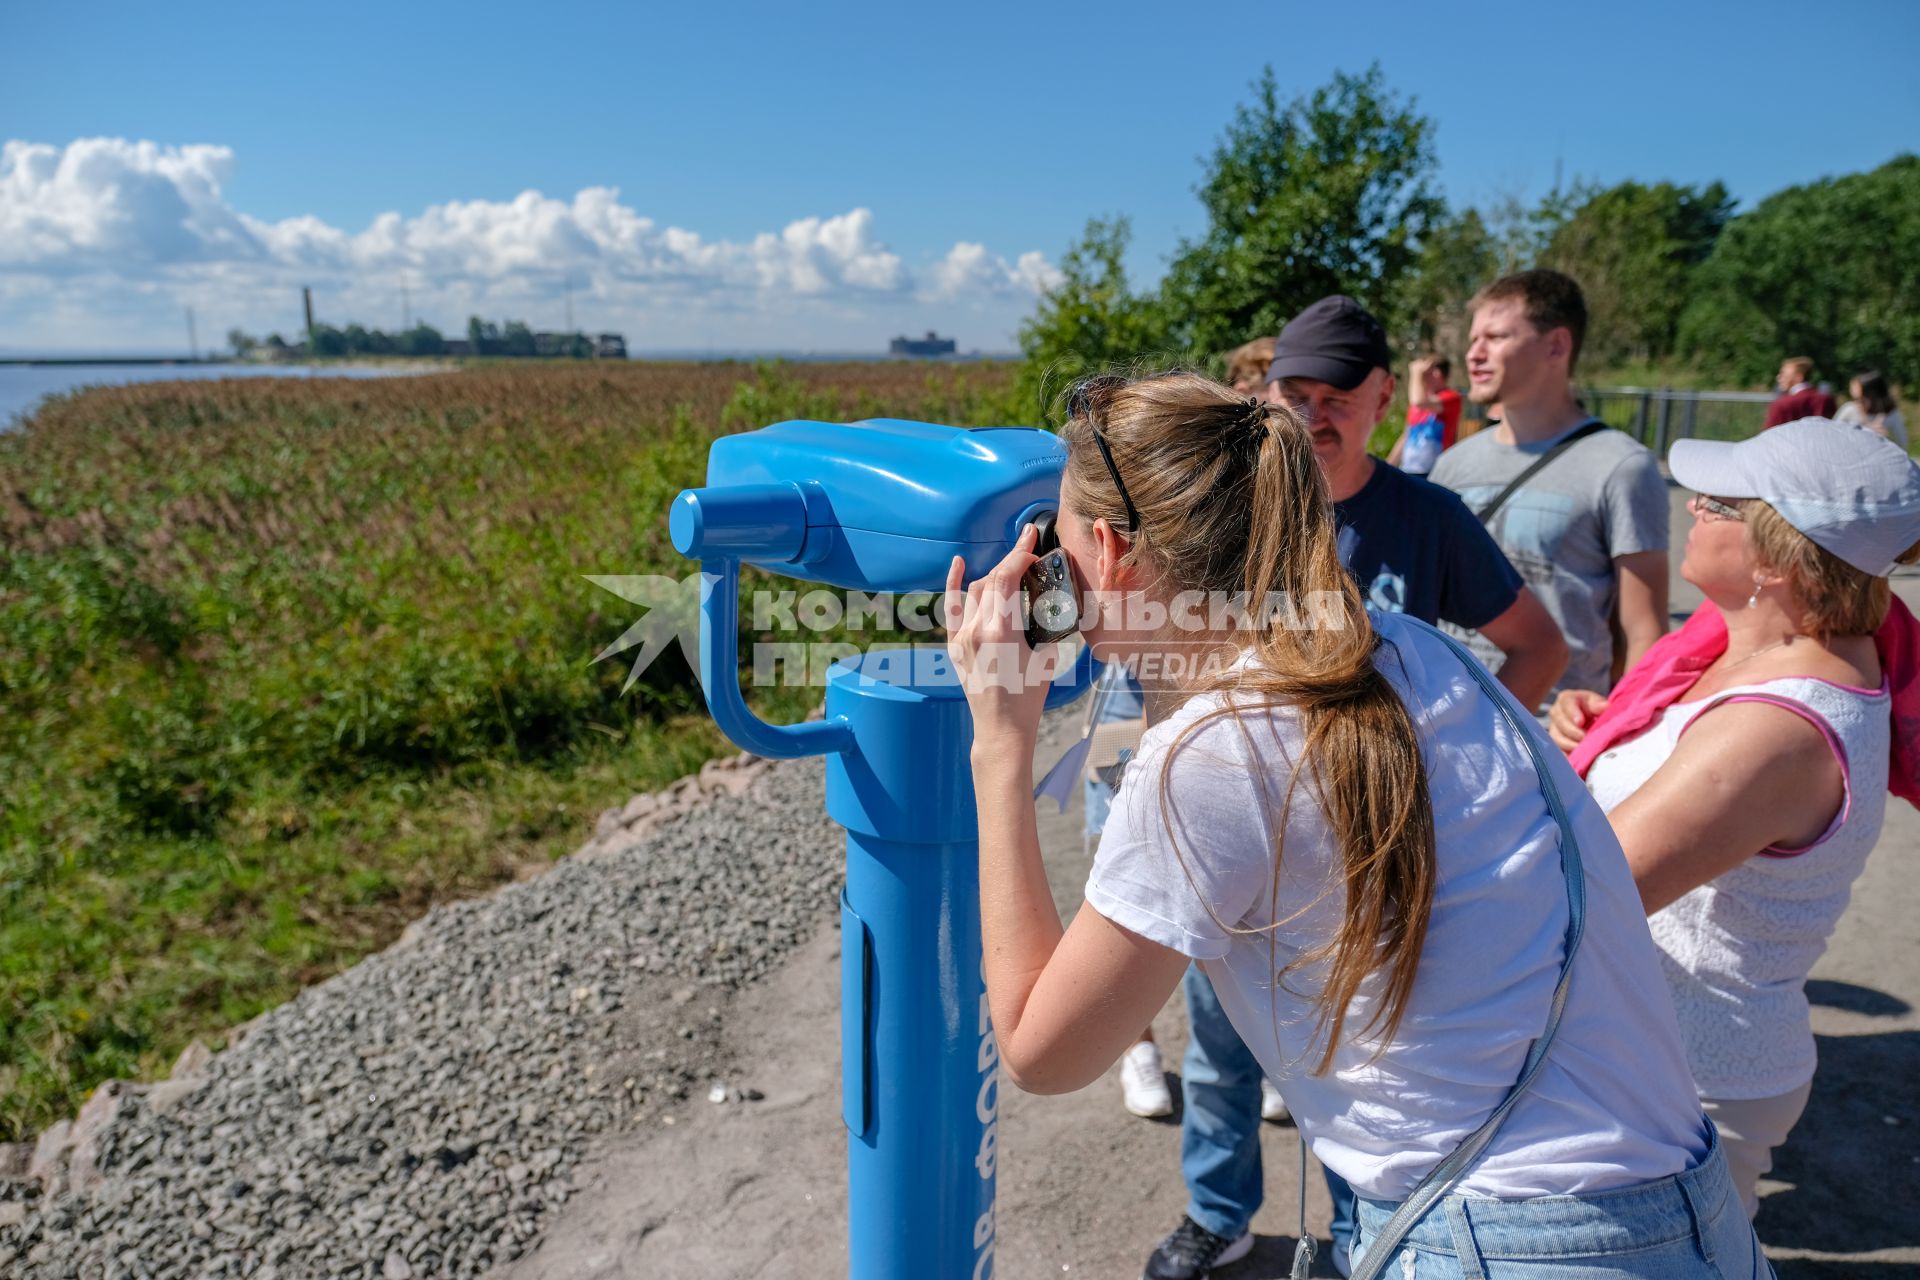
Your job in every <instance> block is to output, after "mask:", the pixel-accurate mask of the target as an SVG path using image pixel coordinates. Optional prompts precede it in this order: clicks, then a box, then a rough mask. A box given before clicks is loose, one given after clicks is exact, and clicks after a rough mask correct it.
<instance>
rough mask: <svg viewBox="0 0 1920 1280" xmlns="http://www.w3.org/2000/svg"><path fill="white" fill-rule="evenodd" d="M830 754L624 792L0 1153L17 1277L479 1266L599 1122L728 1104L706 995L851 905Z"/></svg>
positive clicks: (775, 957)
mask: <svg viewBox="0 0 1920 1280" xmlns="http://www.w3.org/2000/svg"><path fill="white" fill-rule="evenodd" d="M823 790H824V783H823V769H822V765H821V763H820V762H819V761H818V760H799V761H792V762H788V763H782V764H778V765H773V764H770V763H769V762H766V761H760V760H754V759H750V758H745V757H742V758H740V759H738V760H735V761H730V762H722V763H720V764H718V765H709V766H708V768H707V769H706V770H704V771H703V772H702V774H701V775H700V776H699V777H698V778H694V779H682V780H681V781H680V782H679V783H676V784H675V785H674V787H673V788H669V789H668V790H667V791H665V792H661V793H658V794H657V795H654V796H638V797H635V798H634V800H633V801H631V802H629V804H628V805H626V806H625V807H623V808H622V809H619V810H609V811H608V813H607V814H605V815H603V816H602V818H601V820H600V824H599V826H598V827H597V828H596V832H595V838H594V840H593V841H592V843H590V844H589V845H587V846H586V847H585V848H583V849H581V850H580V851H579V852H577V853H576V854H574V855H572V856H570V857H569V858H567V859H566V860H564V861H562V862H560V863H558V864H556V865H555V866H554V868H553V869H552V870H551V871H549V872H547V873H545V874H543V875H541V876H539V877H538V878H536V879H534V880H531V881H527V882H525V883H522V884H516V885H510V886H507V887H505V888H503V889H501V890H500V891H498V892H496V893H494V894H492V895H491V896H488V897H485V898H481V899H476V900H472V901H468V902H462V903H457V904H453V905H450V906H445V907H441V908H438V909H436V910H434V911H433V912H432V913H430V914H429V915H427V916H425V917H423V918H422V919H421V920H419V921H417V922H415V924H414V925H412V926H411V927H409V929H408V930H407V933H406V935H405V936H403V937H402V939H401V940H400V941H399V942H398V943H396V944H395V945H394V946H393V947H392V948H390V949H389V950H387V951H385V952H382V953H381V954H379V955H376V956H373V957H371V958H369V959H367V960H366V961H364V962H362V963H361V964H359V965H357V966H356V967H354V968H353V969H351V970H349V971H347V972H346V973H343V974H341V975H339V976H338V977H336V978H333V979H331V980H329V981H328V982H325V983H323V984H321V985H319V986H317V987H314V988H312V989H310V990H308V991H306V992H304V993H302V994H301V995H300V996H299V997H298V998H296V999H294V1000H293V1001H291V1002H290V1003H288V1004H286V1005H284V1006H282V1007H280V1008H278V1009H275V1010H272V1011H271V1012H269V1013H266V1014H264V1015H262V1016H261V1017H260V1018H257V1019H255V1020H254V1022H252V1023H250V1024H248V1026H247V1027H246V1028H245V1029H244V1033H243V1034H239V1035H238V1036H237V1038H236V1039H234V1040H231V1041H230V1042H229V1045H228V1047H227V1048H226V1049H225V1050H224V1051H222V1052H220V1053H218V1054H208V1053H206V1052H205V1051H204V1050H201V1049H199V1048H198V1047H197V1046H196V1048H195V1049H193V1050H189V1052H188V1053H187V1054H185V1055H183V1059H182V1062H181V1064H180V1066H179V1067H178V1068H177V1069H176V1073H175V1076H174V1078H173V1079H171V1080H169V1081H166V1082H163V1083H159V1084H154V1085H132V1084H127V1083H125V1082H118V1081H116V1082H111V1083H109V1084H107V1085H103V1086H102V1087H101V1088H100V1089H99V1090H97V1091H96V1092H95V1094H94V1095H93V1097H92V1098H91V1099H90V1100H89V1101H88V1103H87V1105H86V1107H85V1108H84V1109H83V1110H82V1112H81V1114H80V1116H79V1117H78V1118H76V1119H75V1120H74V1121H71V1122H66V1121H63V1122H61V1124H59V1125H56V1126H55V1127H54V1128H53V1129H51V1130H49V1131H48V1132H47V1133H46V1134H44V1135H42V1136H41V1139H40V1141H39V1143H38V1144H37V1145H35V1146H33V1147H26V1146H22V1147H19V1148H16V1149H14V1150H13V1151H10V1152H0V1275H4V1276H8V1277H20V1280H55V1278H65V1277H79V1278H83V1280H96V1278H100V1280H104V1278H108V1277H155V1278H156V1280H158V1278H163V1277H195V1278H196V1280H197V1278H198V1277H206V1276H247V1277H256V1278H258V1280H276V1278H277V1280H293V1278H295V1277H321V1276H327V1277H331V1276H354V1277H369V1278H377V1280H407V1278H408V1277H415V1276H419V1277H426V1276H477V1275H481V1274H483V1273H484V1272H486V1271H487V1270H488V1269H489V1268H491V1267H493V1266H495V1265H497V1264H500V1263H504V1262H507V1261H509V1260H511V1259H513V1258H515V1257H517V1256H518V1255H519V1254H520V1253H522V1252H523V1251H524V1250H525V1249H526V1248H527V1247H528V1246H529V1244H530V1243H531V1241H532V1240H533V1239H534V1238H535V1236H536V1234H537V1233H538V1231H539V1230H540V1224H541V1221H542V1218H543V1216H544V1215H546V1214H547V1213H549V1212H550V1211H551V1210H552V1209H553V1208H554V1207H556V1206H558V1205H560V1204H562V1203H564V1202H565V1201H566V1199H567V1198H568V1197H569V1195H571V1194H572V1192H573V1184H572V1181H571V1176H572V1173H573V1170H574V1169H575V1168H576V1167H577V1166H578V1165H579V1163H580V1161H581V1160H582V1158H583V1157H584V1156H585V1155H586V1153H587V1152H588V1150H589V1148H590V1147H591V1146H592V1145H594V1144H595V1143H596V1142H597V1141H599V1140H601V1138H602V1137H603V1136H604V1135H611V1134H615V1133H618V1132H620V1131H622V1130H623V1129H626V1128H629V1127H631V1126H635V1125H638V1124H642V1123H663V1122H669V1121H670V1118H671V1113H672V1111H673V1110H674V1109H675V1108H683V1107H685V1106H687V1105H690V1103H689V1099H691V1100H693V1101H695V1102H698V1103H699V1105H706V1102H707V1099H708V1097H709V1096H710V1091H712V1090H714V1089H715V1088H716V1087H717V1088H718V1089H720V1090H722V1091H724V1092H725V1093H726V1096H729V1097H731V1098H734V1099H739V1098H743V1097H744V1098H751V1097H753V1096H754V1094H753V1093H752V1092H751V1091H742V1090H741V1089H739V1088H738V1087H737V1086H729V1085H728V1084H727V1083H726V1080H725V1076H726V1072H727V1069H728V1067H727V1063H726V1061H725V1060H724V1058H723V1057H722V1056H721V1053H720V1050H719V1049H718V1047H717V1040H716V1037H715V1034H714V1032H715V1028H716V1025H717V1023H718V1021H719V1018H720V1010H719V1008H718V1007H716V1005H717V1004H718V1003H720V1002H724V1000H725V999H726V996H727V994H728V993H729V991H730V990H731V989H734V988H737V987H739V986H740V985H742V984H744V983H747V982H750V981H752V980H754V979H756V978H758V977H760V976H762V975H763V974H765V973H766V972H767V971H768V970H769V969H771V968H772V967H773V966H774V965H775V964H777V963H778V961H779V960H780V959H781V958H783V957H784V956H785V955H786V954H787V953H788V952H789V951H791V950H792V949H793V948H794V947H795V946H797V945H798V944H799V943H801V942H803V941H804V940H805V939H806V937H807V935H808V934H810V933H811V932H812V931H813V930H814V929H816V928H818V927H820V926H821V925H822V924H823V923H827V924H830V922H831V921H832V920H833V919H834V918H835V913H834V912H833V911H832V909H831V908H832V905H833V903H834V901H835V898H836V895H837V894H838V892H839V884H840V877H841V874H842V865H843V858H842V841H841V835H840V832H839V829H838V828H837V827H835V826H833V824H832V823H830V822H829V821H828V820H827V818H826V816H825V814H824V812H823V808H822V805H823Z"/></svg>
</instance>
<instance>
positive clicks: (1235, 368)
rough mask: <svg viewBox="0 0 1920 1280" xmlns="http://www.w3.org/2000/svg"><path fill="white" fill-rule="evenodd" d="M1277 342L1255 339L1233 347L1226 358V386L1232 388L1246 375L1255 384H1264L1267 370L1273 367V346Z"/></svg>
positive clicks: (1267, 339)
mask: <svg viewBox="0 0 1920 1280" xmlns="http://www.w3.org/2000/svg"><path fill="white" fill-rule="evenodd" d="M1278 341H1279V339H1277V338H1255V339H1254V340H1253V341H1252V342H1248V343H1244V344H1243V345H1241V346H1238V347H1235V348H1234V349H1233V351H1232V352H1231V353H1230V354H1229V355H1228V356H1227V385H1228V386H1232V385H1233V384H1234V383H1236V382H1238V381H1240V379H1241V378H1242V377H1244V376H1248V375H1251V376H1252V378H1253V380H1254V381H1255V382H1256V383H1263V382H1265V381H1266V380H1267V370H1268V369H1269V368H1270V367H1271V366H1272V365H1273V344H1274V343H1275V342H1278Z"/></svg>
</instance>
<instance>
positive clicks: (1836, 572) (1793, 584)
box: [1740, 498, 1920, 639]
mask: <svg viewBox="0 0 1920 1280" xmlns="http://www.w3.org/2000/svg"><path fill="white" fill-rule="evenodd" d="M1740 508H1741V511H1742V513H1743V514H1744V515H1745V516H1746V518H1747V536H1748V537H1749V538H1751V539H1752V540H1753V551H1754V554H1755V555H1756V556H1758V557H1759V560H1760V563H1761V564H1762V565H1763V566H1764V567H1766V568H1767V569H1770V570H1772V571H1773V572H1774V573H1777V574H1779V575H1780V576H1781V577H1783V578H1785V579H1786V580H1787V590H1788V591H1790V592H1792V594H1793V599H1794V603H1795V604H1797V605H1799V606H1800V611H1801V614H1802V616H1803V618H1804V619H1805V623H1806V625H1807V627H1808V628H1809V630H1810V632H1811V633H1812V634H1813V635H1815V636H1818V637H1819V638H1821V639H1827V638H1829V637H1832V636H1864V635H1872V634H1873V633H1874V632H1875V631H1878V630H1879V629H1880V624H1881V623H1883V622H1885V621H1886V620H1887V610H1888V609H1889V608H1890V607H1892V594H1893V593H1892V589H1891V588H1890V587H1889V586H1888V584H1887V580H1886V579H1885V578H1876V577H1875V576H1874V575H1872V574H1870V573H1868V572H1867V571H1866V570H1864V569H1856V568H1854V567H1853V566H1852V565H1850V564H1848V563H1847V562H1846V561H1845V560H1842V559H1841V558H1840V557H1839V556H1836V555H1835V554H1833V552H1831V551H1829V550H1827V549H1826V548H1825V547H1823V546H1821V545H1820V544H1819V543H1817V542H1815V541H1814V540H1813V539H1812V538H1809V537H1808V536H1807V535H1806V534H1804V533H1802V532H1800V531H1799V530H1798V529H1796V528H1794V527H1793V526H1792V525H1790V524H1788V523H1787V518H1786V517H1785V516H1783V515H1781V514H1780V513H1779V512H1778V511H1775V510H1774V509H1773V507H1772V506H1771V505H1770V504H1768V503H1767V502H1765V501H1763V500H1761V499H1759V498H1750V499H1748V500H1747V501H1745V502H1743V503H1741V504H1740ZM1916 560H1920V544H1915V545H1914V546H1912V547H1909V548H1908V549H1907V550H1906V551H1905V552H1904V553H1903V554H1902V555H1901V556H1900V563H1901V564H1913V563H1914V562H1915V561H1916Z"/></svg>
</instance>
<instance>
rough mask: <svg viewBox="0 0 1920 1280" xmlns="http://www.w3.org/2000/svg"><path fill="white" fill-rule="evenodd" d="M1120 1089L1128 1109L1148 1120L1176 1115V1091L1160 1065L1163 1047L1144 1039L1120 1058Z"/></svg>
mask: <svg viewBox="0 0 1920 1280" xmlns="http://www.w3.org/2000/svg"><path fill="white" fill-rule="evenodd" d="M1120 1088H1121V1091H1122V1094H1123V1096H1124V1098H1125V1103H1126V1108H1127V1110H1128V1111H1131V1112H1132V1113H1133V1114H1134V1115H1136V1116H1143V1117H1145V1118H1147V1119H1149V1120H1152V1119H1157V1118H1158V1117H1160V1116H1170V1115H1172V1114H1173V1094H1172V1093H1170V1092H1168V1090H1167V1075H1166V1072H1165V1071H1164V1070H1162V1069H1161V1066H1160V1046H1159V1045H1157V1044H1155V1043H1154V1042H1153V1041H1151V1040H1142V1041H1141V1042H1140V1043H1138V1044H1136V1045H1134V1046H1133V1048H1131V1049H1129V1050H1127V1052H1126V1056H1125V1057H1123V1058H1121V1059H1120Z"/></svg>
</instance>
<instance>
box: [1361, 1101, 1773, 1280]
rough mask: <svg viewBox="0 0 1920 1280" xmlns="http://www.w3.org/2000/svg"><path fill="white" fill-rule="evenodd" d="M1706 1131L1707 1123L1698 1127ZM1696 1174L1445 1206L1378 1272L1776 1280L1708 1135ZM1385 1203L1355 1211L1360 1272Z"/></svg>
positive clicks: (1428, 1277)
mask: <svg viewBox="0 0 1920 1280" xmlns="http://www.w3.org/2000/svg"><path fill="white" fill-rule="evenodd" d="M1703 1123H1704V1121H1703ZM1706 1127H1707V1133H1708V1135H1709V1138H1708V1141H1709V1143H1710V1145H1709V1147H1708V1149H1707V1155H1706V1158H1705V1159H1704V1160H1702V1161H1701V1162H1700V1164H1699V1165H1698V1166H1696V1167H1695V1168H1693V1169H1690V1170H1688V1171H1687V1172H1685V1173H1679V1174H1675V1175H1673V1176H1672V1177H1670V1178H1661V1179H1659V1180H1657V1181H1654V1182H1648V1183H1644V1184H1642V1185H1640V1186H1637V1187H1624V1188H1622V1189H1620V1190H1618V1191H1600V1192H1595V1193H1593V1194H1590V1195H1579V1196H1546V1197H1543V1198H1541V1199H1538V1200H1492V1199H1486V1198H1482V1197H1469V1196H1446V1197H1444V1198H1442V1199H1441V1200H1440V1202H1439V1203H1438V1204H1436V1205H1434V1207H1433V1208H1432V1209H1431V1210H1429V1211H1428V1213H1427V1216H1426V1217H1424V1218H1422V1219H1421V1220H1420V1221H1419V1223H1417V1224H1416V1225H1415V1226H1414V1228H1413V1231H1412V1232H1411V1233H1410V1234H1409V1235H1408V1236H1407V1239H1406V1242H1405V1243H1404V1244H1403V1245H1401V1247H1400V1253H1399V1254H1398V1256H1396V1257H1395V1258H1394V1259H1393V1260H1392V1262H1390V1263H1389V1264H1388V1266H1387V1267H1386V1269H1385V1270H1384V1271H1383V1272H1382V1275H1383V1276H1390V1277H1393V1278H1394V1280H1401V1278H1402V1277H1405V1278H1406V1280H1603V1278H1604V1277H1613V1276H1620V1277H1627V1276H1631V1277H1634V1278H1635V1280H1679V1278H1680V1277H1687V1278H1688V1280H1692V1278H1693V1277H1700V1278H1701V1280H1772V1277H1773V1267H1772V1265H1771V1264H1770V1263H1769V1262H1768V1261H1767V1259H1766V1256H1765V1255H1764V1254H1762V1253H1761V1252H1760V1242H1759V1240H1757V1239H1755V1238H1754V1234H1753V1224H1752V1223H1751V1222H1749V1221H1748V1220H1747V1211H1746V1209H1745V1208H1744V1207H1743V1206H1742V1205H1741V1203H1740V1197H1739V1194H1738V1193H1737V1192H1735V1190H1734V1187H1733V1179H1732V1178H1731V1177H1729V1176H1728V1174H1727V1162H1726V1157H1725V1156H1724V1155H1723V1154H1722V1152H1721V1150H1720V1140H1719V1137H1718V1135H1716V1134H1714V1133H1713V1126H1712V1125H1710V1124H1709V1125H1707V1126H1706ZM1394 1207H1395V1206H1394V1205H1393V1204H1392V1203H1391V1202H1390V1201H1385V1200H1361V1201H1360V1202H1359V1211H1360V1228H1359V1234H1358V1237H1357V1240H1356V1243H1355V1245H1354V1251H1353V1263H1354V1266H1355V1267H1356V1268H1357V1267H1358V1266H1359V1264H1360V1259H1361V1258H1362V1257H1363V1256H1364V1255H1365V1252H1366V1247H1367V1242H1368V1241H1369V1240H1371V1239H1373V1238H1374V1237H1375V1235H1376V1234H1377V1233H1378V1232H1379V1230H1380V1228H1381V1227H1382V1226H1384V1225H1386V1221H1387V1219H1388V1218H1389V1217H1390V1216H1392V1214H1393V1210H1394Z"/></svg>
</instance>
